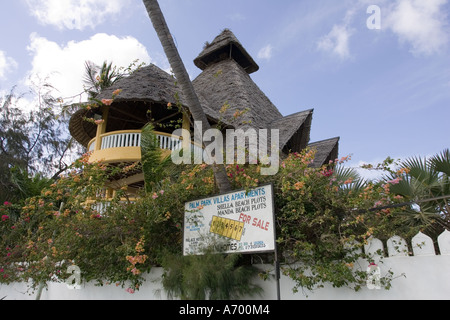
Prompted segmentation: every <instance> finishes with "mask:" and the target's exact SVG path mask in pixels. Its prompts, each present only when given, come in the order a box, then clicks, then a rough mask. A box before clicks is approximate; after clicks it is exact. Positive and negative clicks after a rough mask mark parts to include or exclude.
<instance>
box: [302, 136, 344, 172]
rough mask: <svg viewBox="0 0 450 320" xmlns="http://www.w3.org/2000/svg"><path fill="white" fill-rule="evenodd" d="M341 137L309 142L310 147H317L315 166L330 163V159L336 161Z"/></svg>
mask: <svg viewBox="0 0 450 320" xmlns="http://www.w3.org/2000/svg"><path fill="white" fill-rule="evenodd" d="M339 139H340V138H339V137H336V138H331V139H326V140H322V141H317V142H313V143H311V144H309V147H310V148H314V149H316V157H315V159H314V162H313V165H312V166H313V167H321V166H323V165H324V164H328V163H329V162H330V161H334V160H335V159H336V158H337V157H338V152H339Z"/></svg>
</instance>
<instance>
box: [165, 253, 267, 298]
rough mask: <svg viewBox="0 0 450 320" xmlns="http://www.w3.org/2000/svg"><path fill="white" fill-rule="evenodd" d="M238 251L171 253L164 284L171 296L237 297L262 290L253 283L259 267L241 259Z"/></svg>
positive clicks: (167, 262)
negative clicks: (189, 254) (223, 252)
mask: <svg viewBox="0 0 450 320" xmlns="http://www.w3.org/2000/svg"><path fill="white" fill-rule="evenodd" d="M241 259H242V256H240V255H237V254H229V255H225V254H217V253H213V252H205V253H204V255H199V256H196V255H195V256H194V255H191V256H180V255H179V254H172V255H167V256H166V257H165V258H164V261H163V267H164V269H165V272H164V275H163V279H162V284H163V287H164V289H165V290H166V292H167V294H168V296H169V297H170V298H181V299H187V300H205V299H210V300H233V299H239V298H242V297H243V296H246V295H249V296H252V295H255V294H260V293H261V292H262V289H261V288H260V287H258V286H256V285H254V284H253V283H252V280H254V278H255V277H256V276H257V275H258V274H259V270H258V269H257V268H255V267H253V266H251V265H246V264H242V263H240V260H241Z"/></svg>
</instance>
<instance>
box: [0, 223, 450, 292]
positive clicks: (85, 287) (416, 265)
mask: <svg viewBox="0 0 450 320" xmlns="http://www.w3.org/2000/svg"><path fill="white" fill-rule="evenodd" d="M437 240H438V247H439V252H436V250H435V248H434V246H433V241H432V239H431V238H429V237H428V236H426V235H424V234H422V233H419V234H417V235H416V237H414V238H413V239H412V241H411V244H410V246H409V248H410V249H411V251H410V250H409V249H408V246H407V244H406V241H405V240H404V239H402V238H400V237H397V236H394V237H392V238H390V239H389V240H388V241H387V242H386V250H385V246H384V244H383V243H382V242H381V241H380V240H378V239H371V241H370V242H369V243H368V245H367V246H365V251H366V252H375V251H377V250H378V249H381V250H382V251H383V252H384V254H383V255H384V256H385V257H384V258H383V259H382V262H381V263H379V264H378V266H379V267H380V271H381V275H382V276H383V275H384V274H386V272H387V271H388V270H391V271H392V272H393V273H394V279H393V281H392V288H391V289H390V290H385V289H369V288H367V287H364V288H362V289H361V290H360V291H358V292H355V291H354V290H351V289H348V288H332V286H331V285H329V286H325V288H321V289H317V290H315V291H314V292H305V293H302V292H298V293H295V294H294V293H293V291H292V288H293V287H294V283H293V282H292V280H291V279H289V278H288V277H285V276H281V279H280V291H281V299H282V300H306V299H310V300H313V299H327V300H346V299H352V300H366V299H367V300H369V299H370V300H375V299H383V300H387V299H389V300H395V299H406V300H416V299H432V300H448V299H450V232H449V231H445V232H444V233H442V234H441V235H440V236H439V238H438V239H437ZM364 263H365V264H367V262H362V263H361V266H360V267H361V268H362V269H365V268H366V267H368V266H365V265H364ZM260 266H261V267H262V268H265V267H267V268H272V269H273V266H264V265H260ZM162 273H163V270H162V269H161V268H153V270H152V272H150V273H149V274H148V275H147V276H146V280H147V281H145V283H144V284H143V285H142V287H141V288H140V289H139V291H136V292H135V293H133V294H131V293H129V292H127V291H126V288H122V287H120V286H119V287H117V286H116V285H114V284H113V285H106V286H103V287H98V286H95V285H94V284H93V283H87V284H84V283H83V284H81V289H78V290H73V289H72V290H71V289H68V287H67V285H65V284H63V283H50V284H49V285H48V288H47V289H44V290H43V292H42V295H41V300H94V299H95V300H166V299H167V296H166V294H165V292H164V291H163V290H162V286H161V282H160V279H161V275H162ZM257 283H258V284H259V285H260V286H261V287H262V288H263V290H264V293H263V296H262V297H259V296H258V297H254V298H253V299H258V300H261V299H265V300H275V299H276V298H277V295H276V282H275V280H273V279H271V280H267V281H263V280H259V279H258V280H257ZM2 298H4V299H5V300H34V299H36V292H30V290H29V289H28V287H27V285H26V284H24V283H16V284H12V285H0V299H2ZM249 299H252V298H249Z"/></svg>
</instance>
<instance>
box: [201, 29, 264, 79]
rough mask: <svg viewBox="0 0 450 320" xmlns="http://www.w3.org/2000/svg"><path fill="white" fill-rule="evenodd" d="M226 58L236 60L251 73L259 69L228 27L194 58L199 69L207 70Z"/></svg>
mask: <svg viewBox="0 0 450 320" xmlns="http://www.w3.org/2000/svg"><path fill="white" fill-rule="evenodd" d="M224 59H233V60H235V61H236V62H237V63H238V64H239V65H240V66H241V67H242V68H243V69H244V70H245V71H246V72H247V73H249V74H250V73H253V72H256V71H258V70H259V66H258V65H257V64H256V62H255V61H254V60H253V58H252V57H251V56H250V55H249V54H248V52H247V51H246V50H245V49H244V47H243V46H242V45H241V43H240V42H239V41H238V39H237V38H236V37H235V35H234V34H233V33H232V32H231V31H230V30H228V29H225V30H224V31H223V32H222V33H221V34H219V35H218V36H217V37H216V38H215V39H214V40H213V42H212V43H210V44H209V43H207V44H206V45H205V47H204V49H203V51H202V52H201V53H200V54H199V55H198V57H197V58H195V59H194V64H195V65H196V66H197V67H198V68H199V69H201V70H205V69H206V68H207V67H209V66H211V65H213V64H215V63H217V62H218V61H222V60H224Z"/></svg>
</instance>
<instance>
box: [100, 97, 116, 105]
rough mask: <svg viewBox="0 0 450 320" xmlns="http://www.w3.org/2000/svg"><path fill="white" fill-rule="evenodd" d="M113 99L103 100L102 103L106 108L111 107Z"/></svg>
mask: <svg viewBox="0 0 450 320" xmlns="http://www.w3.org/2000/svg"><path fill="white" fill-rule="evenodd" d="M113 101H114V100H113V99H102V103H103V104H104V105H105V106H110V105H111V104H112V103H113Z"/></svg>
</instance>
